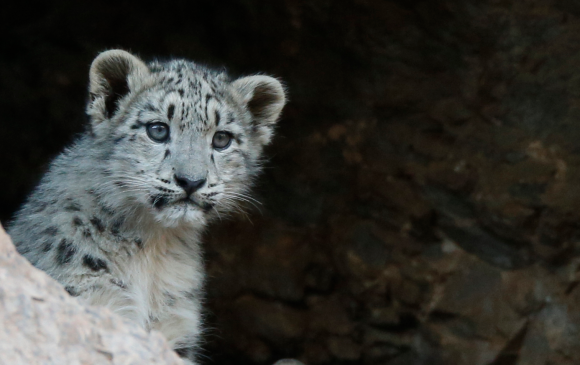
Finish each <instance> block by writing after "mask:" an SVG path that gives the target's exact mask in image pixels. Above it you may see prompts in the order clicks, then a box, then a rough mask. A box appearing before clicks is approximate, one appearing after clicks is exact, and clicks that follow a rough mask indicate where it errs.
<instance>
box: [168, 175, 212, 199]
mask: <svg viewBox="0 0 580 365" xmlns="http://www.w3.org/2000/svg"><path fill="white" fill-rule="evenodd" d="M173 178H174V179H175V182H176V183H177V185H179V186H180V187H181V188H182V189H183V190H185V192H186V193H187V194H188V195H190V194H191V193H193V192H195V191H197V190H198V189H199V188H201V187H202V186H203V184H205V181H206V179H199V180H191V179H189V178H187V177H184V176H179V175H177V174H175V175H173Z"/></svg>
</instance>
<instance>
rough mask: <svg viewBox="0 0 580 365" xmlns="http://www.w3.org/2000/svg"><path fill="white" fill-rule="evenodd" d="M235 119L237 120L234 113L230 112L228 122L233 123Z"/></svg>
mask: <svg viewBox="0 0 580 365" xmlns="http://www.w3.org/2000/svg"><path fill="white" fill-rule="evenodd" d="M235 121H236V118H234V115H233V114H232V113H230V114H228V121H227V122H226V124H231V123H233V122H235Z"/></svg>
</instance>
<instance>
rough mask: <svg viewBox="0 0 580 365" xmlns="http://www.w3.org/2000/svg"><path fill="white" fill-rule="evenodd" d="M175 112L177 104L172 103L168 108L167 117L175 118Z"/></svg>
mask: <svg viewBox="0 0 580 365" xmlns="http://www.w3.org/2000/svg"><path fill="white" fill-rule="evenodd" d="M173 113H175V105H173V104H171V105H170V106H169V108H168V109H167V119H169V120H171V119H173Z"/></svg>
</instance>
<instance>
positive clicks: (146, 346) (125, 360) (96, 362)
mask: <svg viewBox="0 0 580 365" xmlns="http://www.w3.org/2000/svg"><path fill="white" fill-rule="evenodd" d="M0 364H2V365H20V364H22V365H34V364H43V365H52V364H54V365H63V364H67V365H76V364H79V365H80V364H91V365H113V364H114V365H142V364H159V365H170V364H174V365H180V364H183V362H182V361H181V359H179V357H178V356H177V355H176V354H175V352H173V351H172V350H171V349H170V348H169V346H168V345H167V343H166V342H165V339H164V338H163V336H162V335H161V334H159V333H156V332H151V333H146V332H145V331H144V330H143V329H141V328H139V327H138V326H137V325H134V324H132V323H130V322H129V321H127V320H125V319H123V318H121V317H119V316H117V315H114V314H113V313H111V312H109V311H108V310H107V309H104V308H95V307H84V306H82V305H81V304H79V303H78V302H77V300H76V299H74V298H72V297H70V296H69V295H68V294H67V293H66V291H65V290H64V288H62V286H60V285H59V284H58V283H57V282H56V281H54V280H53V279H52V278H50V277H49V276H48V275H46V274H45V273H43V272H42V271H39V270H37V269H35V268H34V267H33V266H32V265H31V264H30V263H29V262H28V261H26V259H24V258H23V257H21V256H20V255H19V254H18V253H17V252H16V250H15V248H14V246H13V245H12V242H10V239H9V237H8V236H7V235H6V233H5V232H4V230H3V229H2V227H0Z"/></svg>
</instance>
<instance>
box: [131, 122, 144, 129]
mask: <svg viewBox="0 0 580 365" xmlns="http://www.w3.org/2000/svg"><path fill="white" fill-rule="evenodd" d="M143 125H145V123H143V122H142V121H140V120H138V121H137V122H135V124H133V125H132V126H131V129H139V128H141V127H142V126H143Z"/></svg>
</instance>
